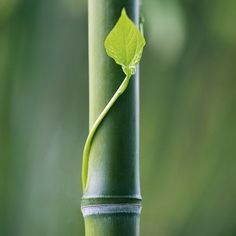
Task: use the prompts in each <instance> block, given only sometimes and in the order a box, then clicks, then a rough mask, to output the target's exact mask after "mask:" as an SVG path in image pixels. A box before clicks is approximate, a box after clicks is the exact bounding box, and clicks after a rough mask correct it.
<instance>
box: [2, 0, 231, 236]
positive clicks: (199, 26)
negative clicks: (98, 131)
mask: <svg viewBox="0 0 236 236" xmlns="http://www.w3.org/2000/svg"><path fill="white" fill-rule="evenodd" d="M142 9H143V14H144V17H145V34H146V38H147V46H146V48H145V51H144V55H143V59H142V63H141V176H142V194H143V211H142V217H141V235H157V236H189V235H191V236H235V235H236V109H235V108H236V28H235V22H236V14H235V9H236V1H234V0H225V1H222V0H215V1H209V0H201V1H194V0H179V1H177V0H143V6H142ZM87 23H88V22H87V2H86V1H82V0H57V1H50V0H34V1H32V0H0V235H1V236H65V235H68V236H69V235H70V236H78V235H81V236H82V235H84V226H83V218H82V215H81V213H80V197H81V186H80V182H81V181H80V170H81V157H82V148H83V145H84V141H85V138H86V136H87V133H88V63H87V61H88V52H87V47H88V45H87V31H88V29H87Z"/></svg>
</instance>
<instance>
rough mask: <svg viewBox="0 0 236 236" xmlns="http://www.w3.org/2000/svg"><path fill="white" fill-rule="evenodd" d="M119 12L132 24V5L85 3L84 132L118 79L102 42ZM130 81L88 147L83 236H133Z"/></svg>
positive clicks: (135, 170) (134, 105)
mask: <svg viewBox="0 0 236 236" xmlns="http://www.w3.org/2000/svg"><path fill="white" fill-rule="evenodd" d="M123 7H125V9H126V11H127V13H128V15H129V17H130V18H131V19H132V20H133V21H134V22H135V23H136V24H138V20H139V4H138V1H136V0H119V1H117V0H100V1H97V0H89V94H90V97H89V98H90V107H89V110H90V122H89V123H90V128H91V127H92V125H93V124H94V122H95V121H96V119H97V117H98V116H99V115H100V113H101V112H102V111H103V109H104V107H106V105H107V103H108V102H109V101H110V99H111V97H112V96H113V94H114V93H115V91H116V90H117V88H118V87H119V86H120V84H121V83H122V81H123V79H124V73H123V72H122V69H121V68H120V66H118V65H117V64H115V63H114V62H113V60H112V59H111V58H109V57H108V56H107V55H106V52H105V48H104V46H103V45H104V40H105V38H106V36H107V34H108V33H109V32H110V31H111V29H112V28H113V26H114V25H115V23H116V21H117V20H118V18H119V16H120V13H121V10H122V8H123ZM138 74H139V73H138V70H137V72H136V74H135V75H134V76H133V78H131V79H130V83H129V85H128V88H127V90H126V91H125V93H124V94H123V95H122V96H121V97H120V98H119V99H118V100H117V101H116V103H115V104H114V106H113V107H112V108H111V110H110V111H109V113H108V115H107V116H106V117H105V119H104V120H103V122H102V123H101V124H100V126H99V129H98V131H97V132H96V134H95V136H94V139H93V141H92V144H91V145H92V146H91V150H90V154H89V155H90V157H89V166H88V181H87V186H86V190H85V192H84V195H83V198H82V202H81V209H82V213H83V216H84V220H85V232H86V236H92V235H93V236H106V235H109V236H115V235H124V236H125V235H129V236H133V235H135V236H136V235H139V217H140V211H141V204H140V202H141V194H140V181H139V76H138Z"/></svg>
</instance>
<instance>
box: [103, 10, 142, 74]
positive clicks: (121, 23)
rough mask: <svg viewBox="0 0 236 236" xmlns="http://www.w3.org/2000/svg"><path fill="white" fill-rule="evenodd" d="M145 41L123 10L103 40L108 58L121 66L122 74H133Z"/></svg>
mask: <svg viewBox="0 0 236 236" xmlns="http://www.w3.org/2000/svg"><path fill="white" fill-rule="evenodd" d="M144 45H145V39H144V37H143V35H142V33H141V32H140V31H139V29H138V28H137V27H136V25H135V24H134V23H133V22H132V21H131V20H130V18H129V17H128V16H127V14H126V11H125V9H124V8H123V10H122V12H121V16H120V18H119V20H118V21H117V23H116V25H115V26H114V28H113V29H112V30H111V32H110V33H109V34H108V36H107V38H106V40H105V48H106V52H107V54H108V56H110V57H111V58H113V59H114V60H115V62H116V63H117V64H119V65H121V66H122V69H123V71H124V73H125V74H126V75H127V74H134V73H135V66H136V65H137V64H138V63H139V61H140V59H141V56H142V52H143V47H144Z"/></svg>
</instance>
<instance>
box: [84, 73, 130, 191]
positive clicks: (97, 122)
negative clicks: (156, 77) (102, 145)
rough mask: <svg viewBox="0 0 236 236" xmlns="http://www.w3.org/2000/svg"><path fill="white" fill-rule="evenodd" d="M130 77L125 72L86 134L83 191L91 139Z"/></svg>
mask: <svg viewBox="0 0 236 236" xmlns="http://www.w3.org/2000/svg"><path fill="white" fill-rule="evenodd" d="M130 77H131V74H130V73H127V76H126V77H125V79H124V80H123V82H122V84H121V85H120V87H119V88H118V89H117V91H116V92H115V94H114V95H113V97H112V98H111V100H110V101H109V102H108V104H107V105H106V107H105V108H104V110H103V111H102V112H101V114H100V115H99V116H98V118H97V120H96V121H95V123H94V124H93V126H92V128H91V130H90V132H89V135H88V137H87V140H86V142H85V145H84V151H83V164H82V186H83V191H85V189H86V185H87V178H88V164H89V152H90V149H91V144H92V141H93V137H94V134H95V133H96V131H97V130H98V127H99V125H100V124H101V122H102V121H103V119H104V118H105V116H106V115H107V114H108V112H109V111H110V109H111V108H112V106H113V105H114V103H115V102H116V100H117V99H118V98H119V97H120V95H121V94H123V93H124V91H125V90H126V88H127V86H128V84H129V80H130Z"/></svg>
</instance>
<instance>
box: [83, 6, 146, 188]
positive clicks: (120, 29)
mask: <svg viewBox="0 0 236 236" xmlns="http://www.w3.org/2000/svg"><path fill="white" fill-rule="evenodd" d="M104 45H105V48H106V52H107V54H108V55H109V56H110V57H111V58H113V59H114V60H115V62H116V63H117V64H118V65H121V66H122V70H123V72H124V73H125V75H126V77H125V79H124V80H123V82H122V84H121V85H120V87H119V88H118V89H117V91H116V92H115V94H114V95H113V97H112V98H111V100H110V101H109V102H108V104H107V106H106V107H105V108H104V110H103V111H102V112H101V114H100V115H99V116H98V118H97V120H96V121H95V123H94V125H93V126H92V128H91V131H90V133H89V135H88V137H87V140H86V143H85V146H84V152H83V165H82V186H83V191H85V188H86V183H87V176H88V163H89V152H90V148H91V143H92V141H93V137H94V135H95V133H96V132H97V130H98V128H99V125H100V124H101V122H102V121H103V120H104V118H105V116H106V115H107V114H108V112H109V110H110V109H111V107H112V106H113V105H114V104H115V102H116V100H117V99H118V98H119V97H120V96H121V95H122V94H123V93H124V92H125V90H126V88H127V86H128V84H129V80H130V78H131V75H133V74H135V72H136V68H135V67H136V65H137V64H138V63H139V61H140V59H141V56H142V51H143V47H144V45H145V39H144V37H143V35H142V33H141V32H140V31H139V30H138V28H137V27H136V26H135V24H134V23H133V22H132V21H131V20H130V19H129V18H128V16H127V14H126V11H125V8H123V10H122V12H121V16H120V18H119V20H118V22H117V23H116V25H115V26H114V28H113V29H112V31H111V32H110V33H109V35H108V36H107V38H106V40H105V44H104Z"/></svg>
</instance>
